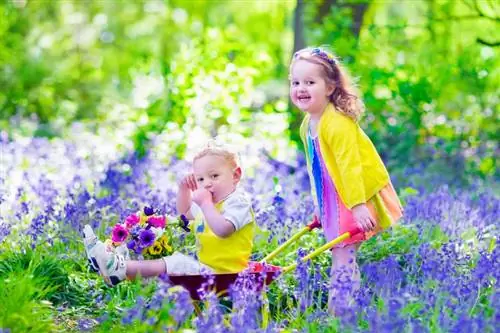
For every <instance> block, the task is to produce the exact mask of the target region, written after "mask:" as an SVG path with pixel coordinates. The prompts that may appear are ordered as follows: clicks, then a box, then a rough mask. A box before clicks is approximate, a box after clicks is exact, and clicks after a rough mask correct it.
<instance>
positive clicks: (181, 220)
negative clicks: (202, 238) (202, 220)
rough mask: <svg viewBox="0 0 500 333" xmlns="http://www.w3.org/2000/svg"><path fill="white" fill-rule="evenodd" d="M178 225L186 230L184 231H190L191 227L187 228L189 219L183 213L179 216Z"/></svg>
mask: <svg viewBox="0 0 500 333" xmlns="http://www.w3.org/2000/svg"><path fill="white" fill-rule="evenodd" d="M179 225H180V227H181V228H182V229H183V230H184V231H186V232H190V231H191V229H189V227H188V225H189V220H188V219H187V217H186V215H184V214H181V216H180V217H179Z"/></svg>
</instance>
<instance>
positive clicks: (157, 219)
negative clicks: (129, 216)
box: [148, 216, 166, 228]
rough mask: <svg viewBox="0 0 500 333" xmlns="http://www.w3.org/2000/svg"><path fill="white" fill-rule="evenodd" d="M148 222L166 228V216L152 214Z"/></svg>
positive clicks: (153, 225)
mask: <svg viewBox="0 0 500 333" xmlns="http://www.w3.org/2000/svg"><path fill="white" fill-rule="evenodd" d="M148 223H149V225H151V226H152V227H155V228H165V223H166V221H165V216H150V217H149V218H148Z"/></svg>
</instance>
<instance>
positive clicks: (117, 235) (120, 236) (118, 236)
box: [111, 224, 128, 243]
mask: <svg viewBox="0 0 500 333" xmlns="http://www.w3.org/2000/svg"><path fill="white" fill-rule="evenodd" d="M112 233H113V234H112V236H111V240H112V241H113V242H115V243H121V242H123V241H124V240H125V239H127V236H128V230H127V229H126V228H125V227H124V226H122V225H121V224H117V225H115V227H114V228H113V231H112Z"/></svg>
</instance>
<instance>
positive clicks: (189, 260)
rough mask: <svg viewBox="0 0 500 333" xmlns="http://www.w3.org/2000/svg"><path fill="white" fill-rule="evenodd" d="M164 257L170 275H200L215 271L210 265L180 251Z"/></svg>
mask: <svg viewBox="0 0 500 333" xmlns="http://www.w3.org/2000/svg"><path fill="white" fill-rule="evenodd" d="M162 259H163V261H164V262H165V266H166V272H167V274H168V275H200V274H207V273H213V272H214V271H213V269H211V268H210V267H209V266H207V265H204V264H202V263H201V262H199V261H198V260H196V259H194V258H193V257H190V256H187V255H185V254H182V253H179V252H174V253H173V254H172V255H170V256H168V257H163V258H162Z"/></svg>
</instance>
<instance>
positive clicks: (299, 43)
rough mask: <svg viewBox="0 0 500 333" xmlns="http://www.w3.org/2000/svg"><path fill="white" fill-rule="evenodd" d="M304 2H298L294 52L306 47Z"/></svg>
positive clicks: (302, 0) (294, 22)
mask: <svg viewBox="0 0 500 333" xmlns="http://www.w3.org/2000/svg"><path fill="white" fill-rule="evenodd" d="M303 16H304V0H297V6H296V7H295V12H294V17H293V31H294V38H293V52H296V51H298V50H300V49H303V48H304V47H305V45H306V42H305V39H304V19H303Z"/></svg>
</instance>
